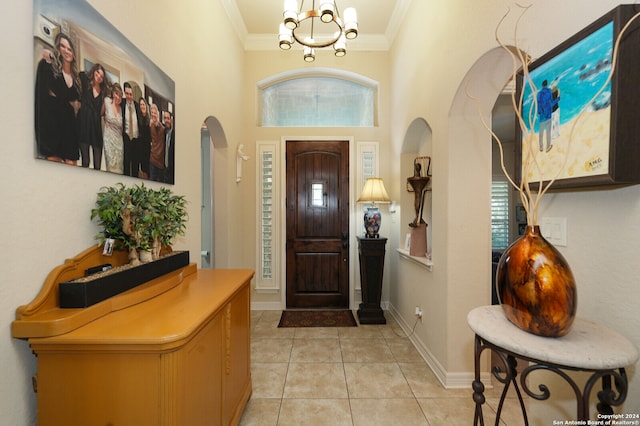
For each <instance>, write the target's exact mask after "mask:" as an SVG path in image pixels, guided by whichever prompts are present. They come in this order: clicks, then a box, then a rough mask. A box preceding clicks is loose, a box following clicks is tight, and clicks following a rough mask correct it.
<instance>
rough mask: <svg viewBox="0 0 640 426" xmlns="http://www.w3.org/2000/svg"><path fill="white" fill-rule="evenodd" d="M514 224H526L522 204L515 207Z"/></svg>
mask: <svg viewBox="0 0 640 426" xmlns="http://www.w3.org/2000/svg"><path fill="white" fill-rule="evenodd" d="M516 222H517V223H526V222H527V211H526V210H525V208H524V206H523V205H522V204H518V205H517V206H516Z"/></svg>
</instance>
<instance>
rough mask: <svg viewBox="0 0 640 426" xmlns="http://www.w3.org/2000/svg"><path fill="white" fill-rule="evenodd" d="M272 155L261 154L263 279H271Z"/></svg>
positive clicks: (261, 268)
mask: <svg viewBox="0 0 640 426" xmlns="http://www.w3.org/2000/svg"><path fill="white" fill-rule="evenodd" d="M272 183H273V153H272V152H269V151H265V152H263V154H262V188H261V190H262V223H261V234H260V243H261V247H260V251H261V253H262V256H261V265H260V273H261V275H262V278H263V279H271V278H272V276H273V275H272V274H273V272H272V260H273V259H272V252H271V245H272V243H273V224H272V221H273V188H272Z"/></svg>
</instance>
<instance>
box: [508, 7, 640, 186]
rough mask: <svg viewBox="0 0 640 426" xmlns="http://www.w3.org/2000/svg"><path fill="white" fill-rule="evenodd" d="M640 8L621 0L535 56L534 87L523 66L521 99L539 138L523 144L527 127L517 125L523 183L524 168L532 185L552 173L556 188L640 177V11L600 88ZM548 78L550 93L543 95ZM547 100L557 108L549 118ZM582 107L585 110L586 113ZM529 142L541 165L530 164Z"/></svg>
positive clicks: (519, 178)
mask: <svg viewBox="0 0 640 426" xmlns="http://www.w3.org/2000/svg"><path fill="white" fill-rule="evenodd" d="M638 12H640V5H621V6H618V7H616V8H615V9H613V10H611V11H610V12H609V13H607V14H605V15H604V16H602V17H601V18H599V19H598V20H596V21H595V22H593V23H592V24H590V25H589V26H587V27H585V28H584V29H583V30H581V31H579V32H578V33H576V34H575V35H573V36H572V37H570V38H569V39H567V40H566V41H564V42H563V43H561V44H560V45H558V46H557V47H555V48H554V49H552V50H551V51H549V52H548V53H546V54H545V55H543V56H541V57H540V58H539V59H537V60H535V61H534V62H532V63H531V64H530V66H529V76H530V79H531V81H532V82H533V84H534V85H535V87H536V91H534V90H533V89H532V88H531V87H530V85H529V84H528V83H527V82H526V81H525V77H524V70H522V69H521V70H520V71H519V72H518V73H517V75H516V99H520V97H521V96H522V99H523V105H522V111H521V113H522V114H523V117H525V119H526V118H527V117H535V119H534V120H533V125H532V126H531V123H527V128H528V129H530V131H531V132H532V133H533V135H534V140H533V141H531V145H534V144H536V145H539V146H537V147H523V132H522V131H521V129H520V128H518V129H517V130H516V158H515V170H516V182H517V183H518V184H520V183H521V182H522V178H523V173H525V172H526V173H527V179H528V182H529V184H530V186H531V187H532V188H537V187H538V186H539V184H540V183H542V184H543V185H544V184H546V183H548V182H549V181H551V180H552V179H554V178H555V181H554V183H553V185H552V189H560V188H578V187H583V188H584V187H597V186H602V185H622V184H637V183H640V167H638V163H639V162H640V144H638V143H637V141H636V139H637V135H638V134H639V132H640V121H639V120H635V119H630V117H634V116H635V115H637V105H636V103H637V101H636V100H637V99H638V98H639V97H640V73H638V69H640V55H638V54H637V46H638V45H639V44H640V19H637V20H635V21H633V22H632V23H631V25H630V27H629V28H628V29H627V30H626V32H625V33H624V35H623V37H622V39H621V42H620V45H619V51H618V57H617V65H616V67H615V69H614V71H613V73H612V75H611V81H610V82H609V83H608V84H606V86H605V89H604V90H603V91H602V92H601V93H599V94H598V89H600V88H601V87H603V85H605V83H606V80H607V78H608V76H609V74H610V71H611V69H612V54H613V47H614V45H615V42H616V39H617V37H618V35H619V34H620V32H621V30H622V28H623V27H624V25H625V24H626V23H627V22H628V21H629V20H630V19H631V18H632V17H633V15H635V14H636V13H638ZM545 81H546V83H547V88H548V89H549V90H550V92H547V93H550V95H548V96H545V97H544V98H543V99H544V101H542V102H537V99H539V98H537V96H542V95H541V92H542V91H543V88H544V85H543V83H544V82H545ZM534 92H535V96H534ZM594 96H596V97H595V100H594V101H591V99H592V98H593V97H594ZM548 102H550V103H548ZM543 104H547V106H548V107H550V108H551V109H552V110H553V111H552V115H551V119H550V120H545V119H544V118H546V117H545V114H543V113H541V110H540V105H543ZM534 106H537V108H534ZM532 109H533V111H532ZM536 109H537V110H536ZM583 109H585V110H586V112H585V113H584V114H580V111H582V110H583ZM547 111H548V109H547ZM554 115H555V117H554ZM540 117H542V118H543V119H542V120H541V119H540ZM576 120H578V121H577V124H576ZM541 121H542V123H543V124H542V126H541ZM574 124H575V125H574ZM541 127H542V129H543V131H542V132H541V131H540V128H541ZM569 140H571V142H570V145H569ZM523 148H524V149H523ZM525 149H526V150H529V151H528V152H529V155H534V156H535V162H536V164H538V166H537V167H536V166H534V167H531V168H529V169H526V170H525V165H524V164H523V156H525V155H526V154H527V151H525ZM564 156H567V158H566V160H565V158H564ZM565 161H566V163H565ZM563 166H564V167H563ZM559 171H560V172H559Z"/></svg>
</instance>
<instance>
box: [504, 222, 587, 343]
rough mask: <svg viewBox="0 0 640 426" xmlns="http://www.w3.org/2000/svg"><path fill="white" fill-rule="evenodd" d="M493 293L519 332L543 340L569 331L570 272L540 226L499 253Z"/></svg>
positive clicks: (572, 305) (572, 304)
mask: <svg viewBox="0 0 640 426" xmlns="http://www.w3.org/2000/svg"><path fill="white" fill-rule="evenodd" d="M496 290H497V293H498V297H499V299H500V303H501V304H502V309H503V311H504V313H505V315H506V316H507V318H508V319H509V321H511V322H512V323H514V324H515V325H517V326H518V327H520V328H521V329H523V330H525V331H528V332H530V333H533V334H536V335H539V336H545V337H560V336H564V335H565V334H567V333H568V332H569V330H570V329H571V325H572V324H573V320H574V319H575V315H576V309H577V294H576V283H575V280H574V278H573V273H572V272H571V269H570V268H569V264H568V263H567V261H566V260H565V259H564V257H563V256H562V254H560V252H559V251H558V250H557V249H556V248H555V247H554V246H553V245H551V244H550V243H549V242H548V241H547V240H545V239H544V238H543V237H542V235H541V233H540V227H538V226H527V230H526V232H525V234H524V235H523V236H522V237H521V238H520V239H518V240H517V241H515V242H514V243H513V244H511V245H510V246H509V247H508V248H507V249H506V250H505V252H504V253H503V254H502V257H501V258H500V261H499V262H498V268H497V272H496Z"/></svg>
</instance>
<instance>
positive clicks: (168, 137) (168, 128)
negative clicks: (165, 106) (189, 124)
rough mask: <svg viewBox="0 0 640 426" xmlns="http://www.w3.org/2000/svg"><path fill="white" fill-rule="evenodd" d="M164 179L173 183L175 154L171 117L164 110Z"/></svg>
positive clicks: (174, 138) (174, 137)
mask: <svg viewBox="0 0 640 426" xmlns="http://www.w3.org/2000/svg"><path fill="white" fill-rule="evenodd" d="M164 139H165V144H164V181H163V182H165V183H173V176H174V170H173V163H174V155H175V144H176V136H175V132H174V131H173V117H172V116H171V113H170V112H169V111H165V112H164Z"/></svg>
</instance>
